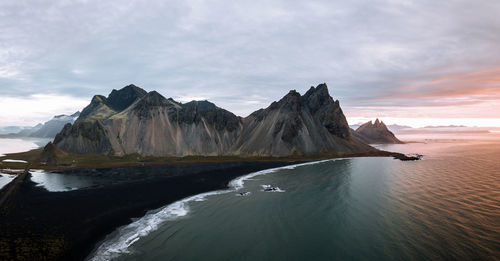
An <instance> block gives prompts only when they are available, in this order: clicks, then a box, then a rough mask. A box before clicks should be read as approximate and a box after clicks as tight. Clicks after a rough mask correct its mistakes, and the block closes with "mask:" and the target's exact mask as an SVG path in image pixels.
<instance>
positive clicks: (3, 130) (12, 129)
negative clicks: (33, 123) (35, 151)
mask: <svg viewBox="0 0 500 261" xmlns="http://www.w3.org/2000/svg"><path fill="white" fill-rule="evenodd" d="M31 128H32V127H28V126H4V127H0V134H2V135H5V134H12V133H18V132H21V131H23V130H27V129H31Z"/></svg>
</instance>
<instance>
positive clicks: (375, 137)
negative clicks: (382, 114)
mask: <svg viewBox="0 0 500 261" xmlns="http://www.w3.org/2000/svg"><path fill="white" fill-rule="evenodd" d="M353 134H354V136H356V137H358V138H359V139H361V140H362V141H364V142H366V143H368V144H398V143H403V142H402V141H400V140H399V139H398V138H396V136H395V135H394V133H392V132H391V131H390V130H389V129H388V128H387V126H386V125H385V124H384V122H382V121H379V119H376V120H375V123H372V121H369V122H367V123H365V124H363V125H361V126H359V128H357V129H356V130H355V131H354V132H353Z"/></svg>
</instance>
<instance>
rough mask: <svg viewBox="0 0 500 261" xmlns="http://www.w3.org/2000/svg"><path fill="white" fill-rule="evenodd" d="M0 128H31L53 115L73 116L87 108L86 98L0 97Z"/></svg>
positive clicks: (64, 96)
mask: <svg viewBox="0 0 500 261" xmlns="http://www.w3.org/2000/svg"><path fill="white" fill-rule="evenodd" d="M0 100H1V101H2V102H0V111H1V112H2V113H1V114H0V123H1V126H9V125H12V126H33V125H35V124H37V123H41V122H45V121H47V120H49V119H51V118H52V117H53V116H54V115H59V114H68V115H70V114H73V113H74V112H76V111H78V110H81V109H82V108H83V107H85V106H87V105H88V103H89V100H88V98H87V97H81V98H78V97H73V96H68V95H58V94H34V95H31V96H28V97H23V98H21V97H8V96H7V97H6V96H0Z"/></svg>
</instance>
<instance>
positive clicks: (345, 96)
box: [0, 0, 500, 117]
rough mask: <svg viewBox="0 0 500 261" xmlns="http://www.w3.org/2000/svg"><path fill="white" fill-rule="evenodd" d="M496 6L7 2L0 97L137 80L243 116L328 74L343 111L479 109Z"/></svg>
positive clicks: (493, 43)
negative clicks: (424, 107)
mask: <svg viewBox="0 0 500 261" xmlns="http://www.w3.org/2000/svg"><path fill="white" fill-rule="evenodd" d="M499 12H500V2H499V1H496V0H485V1H481V4H478V3H476V2H473V1H467V0H457V1H439V2H436V1H430V0H423V1H394V0H375V1H373V0H370V1H368V0H355V1H327V0H323V1H285V0H275V1H269V0H267V1H264V0H252V1H250V0H243V1H237V2H235V1H210V2H208V1H198V0H189V1H181V0H170V1H160V0H152V1H147V2H145V1H139V0H127V1H125V0H123V1H97V0H86V1H63V0H54V1H29V2H27V1H18V0H6V1H2V2H0V50H2V51H0V86H1V88H0V96H3V97H4V96H9V97H25V96H28V97H30V95H37V94H43V93H52V94H57V95H66V96H72V97H92V95H94V94H108V93H109V92H110V90H111V89H113V88H115V89H117V88H120V87H122V86H125V85H127V84H130V83H134V84H136V85H138V86H141V87H143V88H145V89H147V90H157V91H159V92H160V93H162V94H163V95H164V96H166V97H174V98H175V97H203V98H207V99H208V100H210V101H212V102H214V103H216V104H217V105H219V106H221V107H224V108H226V109H228V110H231V111H234V112H236V113H237V114H239V115H241V116H245V115H248V114H249V113H250V112H252V111H254V110H256V109H259V108H261V107H265V106H267V105H268V104H269V103H271V102H272V101H274V100H277V99H279V98H281V96H283V95H284V94H286V93H287V92H288V90H290V89H297V90H298V91H301V92H305V91H306V90H307V89H308V88H309V87H310V86H311V85H316V84H318V83H322V82H326V83H328V85H329V87H330V92H331V94H332V95H333V96H334V98H335V99H339V100H340V101H341V103H342V105H343V106H344V108H345V109H346V110H348V111H355V110H358V108H359V107H362V108H369V107H370V108H371V107H374V108H379V106H392V108H393V109H394V110H395V111H396V113H397V112H404V111H405V109H404V107H414V108H418V106H419V105H429V106H438V105H443V104H445V103H446V104H448V103H449V104H453V103H454V102H457V101H456V99H458V98H461V97H467V98H470V99H469V100H465V101H460V102H461V103H460V104H462V105H468V106H469V105H471V104H472V103H475V104H476V105H477V104H481V103H484V102H487V101H488V100H492V99H493V100H496V99H498V98H497V94H498V92H496V89H497V87H496V85H493V86H491V84H492V83H491V82H489V81H491V80H495V76H494V74H495V73H497V72H498V71H494V72H491V73H490V74H488V73H487V72H488V71H489V70H497V69H495V68H500V52H498V46H500V34H498V33H496V32H499V31H500V20H498V13H499ZM474 72H484V73H483V74H481V75H478V76H477V75H476V76H475V75H467V74H468V73H474ZM460 75H461V76H460ZM447 77H452V78H447ZM439 79H442V81H440V82H433V81H434V80H439ZM473 83H478V84H480V86H476V85H473ZM410 86H416V88H415V89H411V88H409V87H410ZM436 99H438V100H436ZM446 99H449V101H447V100H446ZM453 99H455V100H453ZM250 101H251V102H250ZM419 103H420V104H419ZM471 106H472V105H471ZM401 108H403V109H401ZM468 108H472V109H471V110H474V109H473V107H468ZM361 111H362V110H358V112H361ZM0 114H2V115H0V116H2V117H8V116H7V114H8V113H7V112H4V111H2V112H1V113H0ZM475 117H478V115H476V116H475ZM496 117H500V115H497V116H496Z"/></svg>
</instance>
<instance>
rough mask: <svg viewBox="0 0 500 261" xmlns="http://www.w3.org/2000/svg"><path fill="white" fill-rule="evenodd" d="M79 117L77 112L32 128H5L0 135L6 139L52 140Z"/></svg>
mask: <svg viewBox="0 0 500 261" xmlns="http://www.w3.org/2000/svg"><path fill="white" fill-rule="evenodd" d="M79 116H80V112H79V111H77V112H75V113H73V114H71V115H65V114H61V115H56V116H54V117H53V118H52V119H50V120H49V121H46V122H44V123H39V124H37V125H35V126H32V127H20V126H6V127H2V128H1V129H0V134H2V135H3V136H7V137H36V138H54V137H55V136H56V135H57V133H59V132H60V131H61V129H62V128H63V127H64V125H66V124H67V123H73V122H75V120H76V119H77V118H78V117H79Z"/></svg>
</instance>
